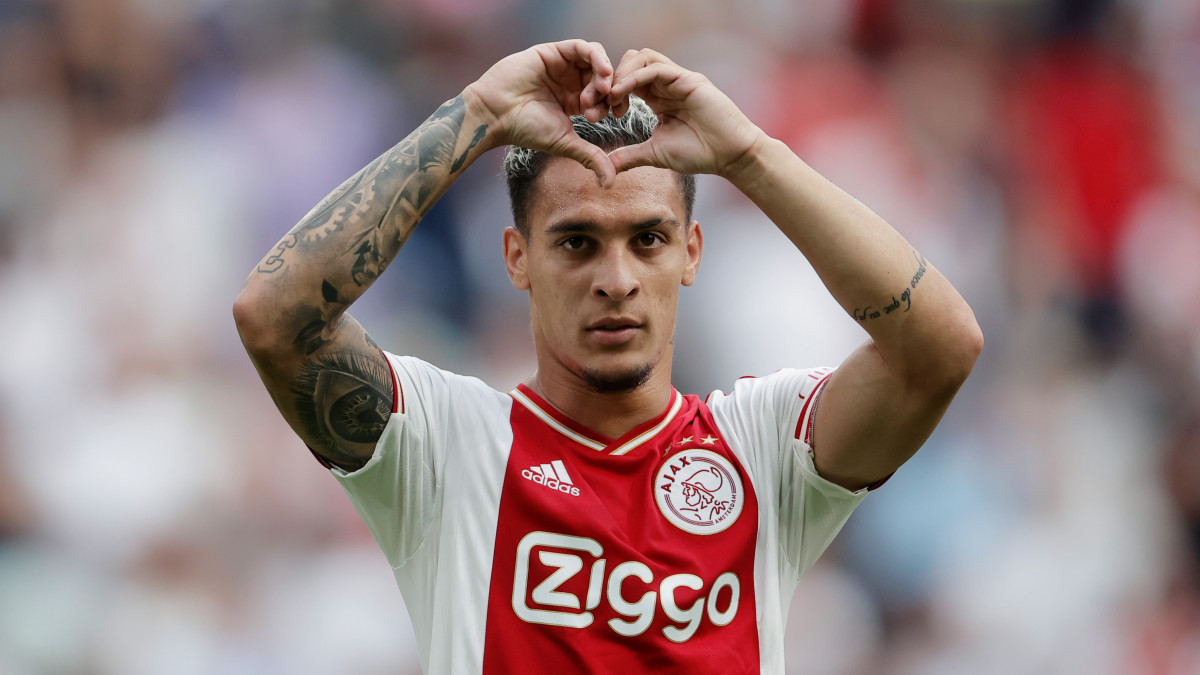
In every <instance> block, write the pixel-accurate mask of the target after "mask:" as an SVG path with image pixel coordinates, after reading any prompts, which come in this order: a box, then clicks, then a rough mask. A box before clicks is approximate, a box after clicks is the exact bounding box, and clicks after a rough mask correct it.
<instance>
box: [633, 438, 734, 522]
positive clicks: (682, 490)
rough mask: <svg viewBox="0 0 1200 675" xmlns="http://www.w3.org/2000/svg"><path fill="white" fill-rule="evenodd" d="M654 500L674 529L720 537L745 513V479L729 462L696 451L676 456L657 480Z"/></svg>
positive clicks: (691, 450) (656, 477) (695, 449)
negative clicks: (721, 533) (743, 483)
mask: <svg viewBox="0 0 1200 675" xmlns="http://www.w3.org/2000/svg"><path fill="white" fill-rule="evenodd" d="M654 499H655V501H656V502H658V509H659V510H660V511H662V514H663V515H664V516H666V518H667V520H669V521H670V522H671V524H672V525H674V526H675V527H678V528H679V529H681V530H683V531H684V532H691V533H692V534H716V533H717V532H720V531H722V530H724V529H725V528H727V527H729V526H730V525H732V524H733V523H734V521H736V520H737V519H738V515H740V514H741V512H742V503H743V502H744V501H745V499H746V495H745V492H743V490H742V479H741V478H740V477H739V476H738V473H737V471H736V470H735V469H734V468H733V465H732V464H730V463H729V460H727V459H725V458H724V457H722V456H721V455H718V454H717V453H715V452H713V451H711V450H702V449H699V448H693V449H690V450H684V451H683V452H680V453H678V454H675V455H672V456H671V457H670V458H668V459H667V461H666V462H664V463H663V465H662V466H661V467H659V469H658V474H657V475H655V477H654Z"/></svg>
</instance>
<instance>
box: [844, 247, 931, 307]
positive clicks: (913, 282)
mask: <svg viewBox="0 0 1200 675" xmlns="http://www.w3.org/2000/svg"><path fill="white" fill-rule="evenodd" d="M913 257H914V258H916V259H917V271H916V273H915V274H913V276H912V279H910V280H909V282H908V284H907V285H906V286H905V288H904V290H903V291H901V292H900V296H899V297H897V296H895V295H893V296H892V301H891V302H890V303H888V304H886V305H884V306H882V307H880V308H879V309H875V308H874V307H871V306H870V305H868V306H867V307H863V308H861V309H855V310H854V312H853V316H854V318H855V319H856V320H857V321H858V322H859V323H866V322H867V321H869V320H871V319H878V318H879V317H881V316H886V315H888V314H891V313H892V312H895V311H898V310H900V309H901V303H903V309H904V311H905V312H907V311H908V310H910V309H912V292H913V291H914V290H916V288H917V284H919V283H921V279H922V278H923V277H924V276H925V270H926V263H928V261H927V260H926V259H925V256H923V255H921V254H920V253H917V252H916V251H913Z"/></svg>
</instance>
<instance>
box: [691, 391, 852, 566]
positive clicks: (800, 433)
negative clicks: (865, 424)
mask: <svg viewBox="0 0 1200 675" xmlns="http://www.w3.org/2000/svg"><path fill="white" fill-rule="evenodd" d="M832 374H833V369H831V368H816V369H811V370H795V369H785V370H781V371H778V372H776V373H773V374H771V375H768V376H766V377H758V378H752V377H747V378H742V379H740V380H738V381H737V384H736V385H734V390H733V392H732V393H731V394H729V395H725V394H723V393H721V392H713V394H712V395H711V396H710V397H709V400H708V406H709V409H710V410H712V412H713V417H714V419H715V420H716V422H717V426H718V427H719V428H720V429H721V431H722V434H724V435H725V437H726V440H727V441H728V442H729V445H730V448H731V449H733V450H734V452H735V453H738V454H739V455H741V457H743V458H744V461H745V462H746V464H747V467H748V469H749V471H750V472H751V474H752V477H753V480H754V485H755V490H756V491H757V492H758V498H759V502H760V508H762V509H764V511H763V514H764V515H765V516H768V517H772V518H773V520H774V521H775V523H776V524H777V526H778V533H777V536H778V540H779V545H780V548H781V552H782V554H783V557H784V558H785V559H786V561H787V563H788V565H789V566H790V567H791V568H792V570H793V572H794V575H795V578H799V577H800V576H802V575H803V574H804V573H805V572H807V571H808V570H809V569H810V568H811V567H812V566H813V563H815V562H816V561H817V558H818V557H820V555H821V554H822V553H824V552H825V549H827V548H828V547H829V544H830V543H831V542H832V541H833V538H834V536H836V535H837V533H838V532H839V531H841V529H842V526H843V525H845V524H846V520H847V519H848V518H849V517H850V514H851V512H853V511H854V509H855V507H857V506H858V505H859V503H861V502H862V500H863V498H864V497H865V496H866V494H867V490H866V489H862V490H857V491H854V492H852V491H850V490H847V489H846V488H843V487H841V486H840V485H837V484H835V483H832V482H830V481H828V480H826V479H824V478H822V477H821V476H820V475H819V474H818V473H817V470H816V466H815V465H814V464H813V456H812V447H813V431H814V430H813V427H812V421H813V412H814V411H815V410H816V406H817V403H818V399H819V398H820V395H821V391H822V390H823V389H824V386H825V383H826V382H828V380H829V376H830V375H832Z"/></svg>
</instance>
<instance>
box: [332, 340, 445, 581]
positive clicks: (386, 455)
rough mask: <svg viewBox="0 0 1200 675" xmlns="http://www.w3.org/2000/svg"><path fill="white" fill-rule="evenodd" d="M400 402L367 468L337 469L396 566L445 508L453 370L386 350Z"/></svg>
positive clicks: (417, 543)
mask: <svg viewBox="0 0 1200 675" xmlns="http://www.w3.org/2000/svg"><path fill="white" fill-rule="evenodd" d="M385 356H386V357H387V360H388V365H389V366H390V367H391V370H392V376H393V382H394V383H395V387H396V392H395V398H396V403H395V406H394V410H393V412H392V415H391V417H390V418H389V419H388V423H387V426H386V427H385V428H384V430H383V435H382V436H381V437H380V438H379V442H378V443H377V444H376V446H375V453H374V454H373V455H372V456H371V459H370V460H369V461H368V462H367V463H366V465H364V466H363V467H362V468H360V469H358V470H356V471H353V472H349V473H348V472H345V471H342V470H340V469H337V468H334V469H332V470H331V471H332V473H333V475H334V476H335V477H336V478H337V480H338V482H339V483H341V485H342V489H344V490H345V491H346V495H347V496H349V497H350V501H351V503H353V504H354V508H355V509H356V510H357V511H358V513H359V515H360V516H361V517H362V519H363V521H364V522H365V523H366V524H367V527H368V528H369V529H370V530H371V534H372V535H374V537H375V541H376V542H377V543H378V544H379V547H380V548H381V549H383V552H384V554H385V555H386V556H387V559H388V562H389V563H391V565H392V567H393V568H395V567H399V566H401V565H403V564H404V562H405V561H407V560H408V559H409V558H410V557H411V556H412V555H413V554H414V553H415V552H416V551H417V550H418V549H419V548H420V546H421V544H422V542H423V541H424V539H425V536H426V534H427V533H428V531H429V528H430V526H431V524H432V523H433V522H434V521H435V520H436V518H437V515H438V511H439V509H440V503H439V500H440V498H441V489H440V488H441V483H442V477H443V476H444V475H445V472H444V464H445V456H446V447H445V446H446V438H445V434H444V433H438V430H440V429H444V428H445V426H446V425H445V423H444V420H442V419H441V417H442V416H444V415H445V414H446V413H445V411H447V410H449V409H450V406H449V402H450V399H451V397H452V396H453V394H452V389H453V382H452V378H453V377H454V376H453V375H452V374H450V373H447V372H445V371H443V370H440V369H438V368H435V367H434V366H432V365H430V364H428V363H425V362H424V361H421V360H419V359H415V358H412V357H400V356H395V355H393V354H387V353H385Z"/></svg>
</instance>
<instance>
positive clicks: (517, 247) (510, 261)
mask: <svg viewBox="0 0 1200 675" xmlns="http://www.w3.org/2000/svg"><path fill="white" fill-rule="evenodd" d="M526 248H527V244H526V242H525V237H524V236H522V235H521V232H520V231H519V230H517V228H515V227H510V228H507V229H506V230H504V267H505V268H507V269H508V279H509V281H511V282H512V285H513V287H515V288H516V289H517V290H518V291H527V290H529V274H528V272H526V270H525V263H526V261H527V260H528V258H526V256H525V253H526Z"/></svg>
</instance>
